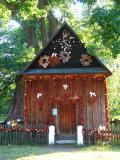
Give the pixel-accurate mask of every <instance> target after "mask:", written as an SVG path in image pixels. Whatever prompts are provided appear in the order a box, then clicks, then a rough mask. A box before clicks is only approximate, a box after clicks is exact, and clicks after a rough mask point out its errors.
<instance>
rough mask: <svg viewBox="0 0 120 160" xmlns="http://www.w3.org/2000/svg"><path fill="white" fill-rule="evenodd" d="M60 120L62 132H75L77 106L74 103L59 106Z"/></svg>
mask: <svg viewBox="0 0 120 160" xmlns="http://www.w3.org/2000/svg"><path fill="white" fill-rule="evenodd" d="M58 114H59V115H58V121H59V131H60V134H74V133H75V132H76V107H75V105H74V104H64V105H63V104H62V105H60V106H59V107H58Z"/></svg>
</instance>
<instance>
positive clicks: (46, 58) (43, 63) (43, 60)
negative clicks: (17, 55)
mask: <svg viewBox="0 0 120 160" xmlns="http://www.w3.org/2000/svg"><path fill="white" fill-rule="evenodd" d="M38 63H39V65H40V66H42V67H43V68H47V67H48V65H49V63H50V61H49V56H46V55H44V56H41V57H40V59H39V60H38Z"/></svg>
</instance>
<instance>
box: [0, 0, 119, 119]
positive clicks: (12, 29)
mask: <svg viewBox="0 0 120 160" xmlns="http://www.w3.org/2000/svg"><path fill="white" fill-rule="evenodd" d="M64 21H66V22H67V23H68V24H69V25H70V26H71V27H72V28H73V30H74V31H75V32H76V33H77V34H78V36H79V38H80V40H81V41H82V42H83V43H84V45H85V46H86V48H87V50H88V52H89V53H90V54H93V55H94V54H95V55H97V56H98V57H99V58H100V59H101V60H102V62H103V63H104V64H105V65H106V66H107V67H108V68H109V69H110V70H111V71H112V73H113V74H112V76H111V77H110V78H109V79H108V93H109V95H108V96H109V107H110V115H111V118H120V1H119V0H0V113H1V114H7V113H8V110H9V107H11V102H12V99H13V97H14V96H17V95H15V91H16V87H17V85H18V84H17V83H16V82H15V78H16V75H17V74H18V73H19V71H21V70H22V69H24V68H25V66H26V65H27V64H28V63H29V62H30V61H31V60H32V59H33V58H34V57H35V55H37V54H39V53H40V51H41V49H42V48H43V47H44V46H45V45H46V43H47V42H48V41H49V39H50V38H51V37H52V36H53V35H54V34H55V33H56V31H57V29H58V28H59V26H60V25H61V24H62V23H63V22H64Z"/></svg>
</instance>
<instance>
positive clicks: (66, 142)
mask: <svg viewBox="0 0 120 160" xmlns="http://www.w3.org/2000/svg"><path fill="white" fill-rule="evenodd" d="M76 143H77V141H76V140H66V139H65V140H56V141H55V144H76Z"/></svg>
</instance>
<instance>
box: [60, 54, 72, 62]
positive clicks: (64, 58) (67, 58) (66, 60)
mask: <svg viewBox="0 0 120 160" xmlns="http://www.w3.org/2000/svg"><path fill="white" fill-rule="evenodd" d="M70 54H71V53H69V52H66V51H60V59H61V60H62V62H63V63H66V62H68V61H69V59H70V58H71V56H70Z"/></svg>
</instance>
